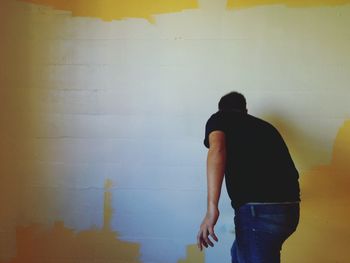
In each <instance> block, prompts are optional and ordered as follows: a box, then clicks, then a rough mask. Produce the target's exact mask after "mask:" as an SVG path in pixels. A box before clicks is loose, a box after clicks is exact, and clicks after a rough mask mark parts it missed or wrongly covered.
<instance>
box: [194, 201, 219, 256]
mask: <svg viewBox="0 0 350 263" xmlns="http://www.w3.org/2000/svg"><path fill="white" fill-rule="evenodd" d="M219 214H220V213H219V210H218V209H217V208H212V209H209V210H208V211H207V214H206V215H205V217H204V219H203V221H202V224H201V226H200V229H199V232H198V235H197V246H198V248H199V249H200V250H201V251H202V249H203V246H204V247H206V248H207V247H208V246H211V247H213V246H214V243H213V242H212V241H211V240H210V239H209V235H210V236H211V237H212V238H213V239H214V240H215V241H216V242H218V238H217V237H216V235H215V233H214V226H215V224H216V222H217V221H218V218H219Z"/></svg>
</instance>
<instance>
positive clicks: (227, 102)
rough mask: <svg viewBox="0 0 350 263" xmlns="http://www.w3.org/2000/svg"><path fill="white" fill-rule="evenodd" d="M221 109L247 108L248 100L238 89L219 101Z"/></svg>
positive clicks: (241, 109) (244, 109)
mask: <svg viewBox="0 0 350 263" xmlns="http://www.w3.org/2000/svg"><path fill="white" fill-rule="evenodd" d="M218 107H219V110H240V111H246V110H247V102H246V100H245V97H244V96H243V95H242V94H241V93H238V92H236V91H232V92H230V93H228V94H226V95H224V96H222V98H221V99H220V101H219V104H218Z"/></svg>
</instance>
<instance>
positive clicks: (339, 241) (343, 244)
mask: <svg viewBox="0 0 350 263" xmlns="http://www.w3.org/2000/svg"><path fill="white" fill-rule="evenodd" d="M349 185H350V120H348V121H346V122H345V123H344V125H343V126H342V127H341V129H340V130H339V132H338V134H337V137H336V139H335V143H334V147H333V154H332V160H331V162H330V164H328V165H320V166H317V167H315V168H313V169H311V170H310V171H307V172H306V173H304V174H302V176H301V186H302V206H301V218H300V224H299V228H298V230H297V232H296V233H295V234H294V235H293V236H292V237H291V238H290V239H289V240H288V241H287V243H286V244H285V250H284V253H283V258H284V259H283V262H286V263H288V262H289V263H295V262H299V263H303V262H305V263H308V262H338V263H346V262H350V254H349V244H350V225H349V222H350V192H349Z"/></svg>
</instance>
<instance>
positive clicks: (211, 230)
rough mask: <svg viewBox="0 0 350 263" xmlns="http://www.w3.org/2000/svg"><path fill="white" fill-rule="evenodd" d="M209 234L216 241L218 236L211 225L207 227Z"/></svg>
mask: <svg viewBox="0 0 350 263" xmlns="http://www.w3.org/2000/svg"><path fill="white" fill-rule="evenodd" d="M209 234H210V236H211V237H212V238H213V239H214V240H215V241H216V242H218V241H219V239H218V237H217V236H216V235H215V233H214V228H213V227H209Z"/></svg>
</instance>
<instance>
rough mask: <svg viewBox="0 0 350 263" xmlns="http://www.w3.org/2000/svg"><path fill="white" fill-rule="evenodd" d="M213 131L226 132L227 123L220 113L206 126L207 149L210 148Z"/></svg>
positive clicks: (205, 141)
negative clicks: (210, 137)
mask: <svg viewBox="0 0 350 263" xmlns="http://www.w3.org/2000/svg"><path fill="white" fill-rule="evenodd" d="M213 131H223V132H225V122H224V118H223V116H222V114H220V112H217V113H215V114H213V115H212V116H211V117H210V118H209V120H208V121H207V123H206V125H205V138H204V145H205V147H207V148H209V134H210V133H211V132H213Z"/></svg>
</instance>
